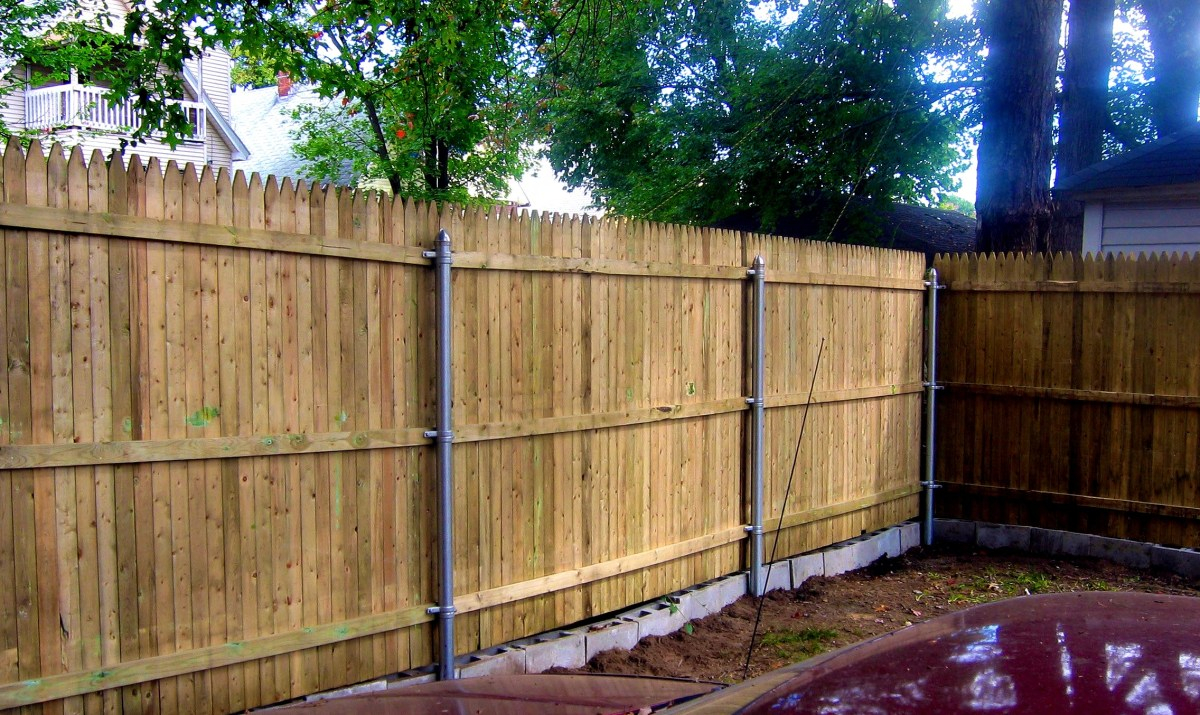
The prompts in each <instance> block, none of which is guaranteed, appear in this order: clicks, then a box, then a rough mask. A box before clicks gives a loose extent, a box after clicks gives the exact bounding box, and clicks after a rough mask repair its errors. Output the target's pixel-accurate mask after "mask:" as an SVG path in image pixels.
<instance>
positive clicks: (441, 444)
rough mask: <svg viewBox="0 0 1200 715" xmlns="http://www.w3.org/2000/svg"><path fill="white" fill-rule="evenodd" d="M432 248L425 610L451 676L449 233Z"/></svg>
mask: <svg viewBox="0 0 1200 715" xmlns="http://www.w3.org/2000/svg"><path fill="white" fill-rule="evenodd" d="M434 246H435V249H436V250H433V251H425V252H424V253H423V254H422V255H424V256H425V257H426V258H432V259H433V267H434V271H435V273H436V277H435V282H436V289H437V299H436V303H437V429H434V430H430V431H427V432H426V433H425V436H426V437H428V438H430V439H433V440H436V445H437V473H438V556H439V564H438V565H439V567H440V569H441V574H440V582H441V583H440V586H441V597H440V598H439V599H438V605H436V606H433V607H432V608H430V609H429V613H431V614H433V615H436V616H437V617H438V626H439V628H438V633H439V641H440V643H439V645H440V650H441V653H440V655H439V656H438V679H439V680H453V679H454V614H455V613H456V612H457V611H456V609H455V608H454V513H453V499H454V489H453V486H454V481H453V480H454V472H453V463H452V462H451V454H450V446H451V445H452V444H453V443H454V432H453V425H452V423H451V419H450V407H451V400H452V394H453V393H452V390H451V388H452V385H451V383H450V379H451V369H452V367H453V366H452V363H451V356H450V330H451V325H450V310H451V301H450V264H451V262H452V261H453V258H452V255H451V252H450V234H449V233H447V232H446V231H445V230H444V229H443V230H441V231H438V236H437V241H436V242H435V244H434Z"/></svg>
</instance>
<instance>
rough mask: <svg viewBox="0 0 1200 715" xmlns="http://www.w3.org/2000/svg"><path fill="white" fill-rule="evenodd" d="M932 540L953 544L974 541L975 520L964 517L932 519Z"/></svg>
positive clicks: (971, 542) (972, 542)
mask: <svg viewBox="0 0 1200 715" xmlns="http://www.w3.org/2000/svg"><path fill="white" fill-rule="evenodd" d="M933 541H934V543H937V542H939V541H948V542H950V543H953V544H974V543H975V522H973V521H967V520H965V519H934V520H933Z"/></svg>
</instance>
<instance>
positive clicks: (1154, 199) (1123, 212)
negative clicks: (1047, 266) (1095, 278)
mask: <svg viewBox="0 0 1200 715" xmlns="http://www.w3.org/2000/svg"><path fill="white" fill-rule="evenodd" d="M1055 191H1056V193H1058V194H1061V195H1062V196H1063V197H1064V198H1070V199H1074V200H1076V201H1082V202H1083V204H1084V213H1083V250H1084V252H1085V253H1101V252H1104V253H1126V254H1130V253H1133V254H1136V253H1159V252H1167V253H1170V252H1178V253H1185V252H1186V253H1193V252H1198V251H1200V124H1197V125H1196V126H1195V127H1192V128H1191V129H1186V130H1184V131H1182V132H1179V133H1177V134H1173V135H1171V136H1169V137H1167V138H1165V139H1161V140H1159V141H1157V142H1154V143H1152V144H1147V145H1145V146H1143V147H1139V148H1138V149H1135V150H1133V151H1131V152H1127V153H1125V154H1121V155H1118V156H1115V157H1113V158H1111V159H1108V160H1106V161H1102V162H1100V163H1098V164H1093V165H1092V166H1090V167H1088V168H1086V169H1084V170H1083V171H1080V172H1079V173H1078V174H1075V175H1074V176H1072V177H1070V178H1069V179H1066V180H1065V181H1063V182H1062V183H1061V184H1060V185H1059V186H1057V187H1056V188H1055Z"/></svg>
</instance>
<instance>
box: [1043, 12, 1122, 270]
mask: <svg viewBox="0 0 1200 715" xmlns="http://www.w3.org/2000/svg"><path fill="white" fill-rule="evenodd" d="M1116 11H1117V3H1116V0H1071V3H1070V7H1069V10H1068V12H1067V45H1066V49H1065V59H1064V69H1063V77H1062V100H1061V103H1060V111H1059V120H1058V126H1059V131H1058V150H1057V157H1058V158H1057V162H1056V171H1055V182H1056V183H1061V182H1062V181H1063V180H1064V179H1067V178H1069V177H1070V176H1072V175H1074V174H1076V173H1077V172H1079V170H1081V169H1083V168H1084V167H1086V166H1089V165H1091V164H1094V163H1096V162H1098V161H1100V159H1101V158H1103V156H1104V133H1105V131H1106V130H1107V129H1108V127H1109V123H1110V122H1109V114H1108V87H1109V75H1110V74H1111V72H1112V66H1113V18H1114V17H1115V16H1116ZM1056 209H1057V210H1056V211H1055V215H1054V224H1053V231H1052V236H1051V239H1050V248H1051V249H1054V250H1077V249H1078V248H1079V247H1080V246H1081V245H1082V240H1083V204H1082V203H1080V202H1078V201H1071V200H1067V199H1060V200H1059V202H1058V204H1057V206H1056Z"/></svg>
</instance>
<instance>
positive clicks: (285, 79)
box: [275, 72, 292, 99]
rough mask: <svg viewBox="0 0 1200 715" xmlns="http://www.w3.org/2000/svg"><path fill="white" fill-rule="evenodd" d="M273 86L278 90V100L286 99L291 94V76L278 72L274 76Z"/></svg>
mask: <svg viewBox="0 0 1200 715" xmlns="http://www.w3.org/2000/svg"><path fill="white" fill-rule="evenodd" d="M275 86H276V87H277V88H278V90H279V98H280V99H287V97H288V95H290V94H291V93H292V76H291V75H289V74H288V73H287V72H280V73H279V74H277V75H275Z"/></svg>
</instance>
